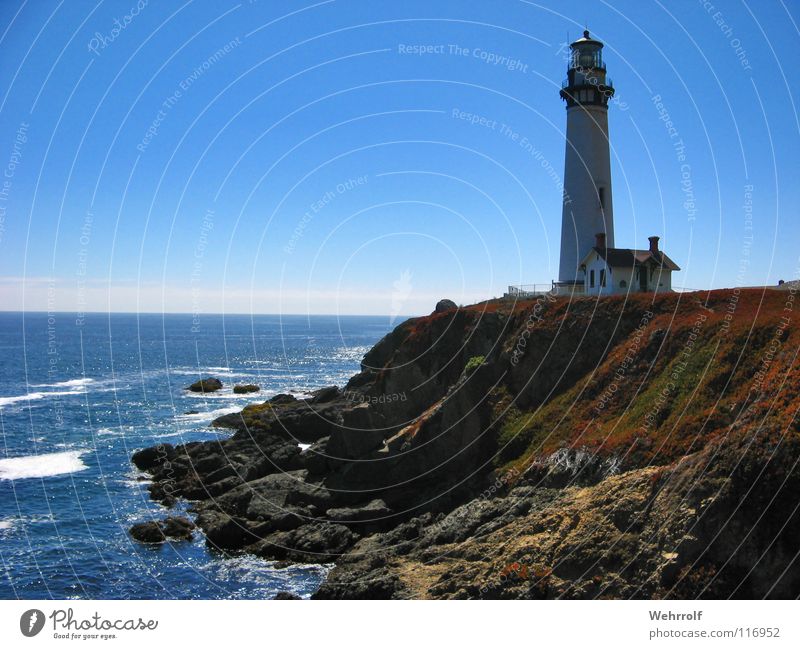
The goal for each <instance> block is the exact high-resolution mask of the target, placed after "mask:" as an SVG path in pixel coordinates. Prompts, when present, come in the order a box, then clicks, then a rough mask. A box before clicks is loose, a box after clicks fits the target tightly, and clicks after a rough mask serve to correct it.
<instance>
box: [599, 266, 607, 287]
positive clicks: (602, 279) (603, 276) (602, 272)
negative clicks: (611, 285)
mask: <svg viewBox="0 0 800 649" xmlns="http://www.w3.org/2000/svg"><path fill="white" fill-rule="evenodd" d="M605 285H606V269H605V268H601V269H600V286H605Z"/></svg>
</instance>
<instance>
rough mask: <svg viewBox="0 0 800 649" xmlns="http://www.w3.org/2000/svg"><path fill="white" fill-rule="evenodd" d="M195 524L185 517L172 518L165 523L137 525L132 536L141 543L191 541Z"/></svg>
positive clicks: (166, 519) (149, 522)
mask: <svg viewBox="0 0 800 649" xmlns="http://www.w3.org/2000/svg"><path fill="white" fill-rule="evenodd" d="M193 529H194V523H192V521H190V520H189V519H188V518H186V517H185V516H170V517H168V518H165V519H164V520H163V521H147V522H146V523H136V525H133V526H132V527H131V529H130V531H129V533H130V535H131V536H132V537H133V538H134V539H136V540H137V541H140V542H141V543H163V542H164V541H166V540H168V539H174V540H177V541H191V540H192V530H193Z"/></svg>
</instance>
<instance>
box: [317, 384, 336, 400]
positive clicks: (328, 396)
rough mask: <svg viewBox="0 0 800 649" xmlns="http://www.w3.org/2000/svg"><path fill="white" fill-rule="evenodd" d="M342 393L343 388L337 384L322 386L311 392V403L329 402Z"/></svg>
mask: <svg viewBox="0 0 800 649" xmlns="http://www.w3.org/2000/svg"><path fill="white" fill-rule="evenodd" d="M340 394H341V390H339V388H338V387H337V386H335V385H332V386H330V387H327V388H320V389H319V390H314V392H312V393H311V403H327V402H329V401H333V400H334V399H336V398H337V397H339V395H340Z"/></svg>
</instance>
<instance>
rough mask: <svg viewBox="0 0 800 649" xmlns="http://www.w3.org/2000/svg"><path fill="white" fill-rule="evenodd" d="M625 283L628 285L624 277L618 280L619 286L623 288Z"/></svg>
mask: <svg viewBox="0 0 800 649" xmlns="http://www.w3.org/2000/svg"><path fill="white" fill-rule="evenodd" d="M627 285H628V282H626V281H625V280H624V279H621V280H620V281H619V287H620V288H625V287H626V286H627Z"/></svg>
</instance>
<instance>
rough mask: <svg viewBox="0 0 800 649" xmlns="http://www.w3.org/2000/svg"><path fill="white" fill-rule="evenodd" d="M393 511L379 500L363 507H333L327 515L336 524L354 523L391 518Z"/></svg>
mask: <svg viewBox="0 0 800 649" xmlns="http://www.w3.org/2000/svg"><path fill="white" fill-rule="evenodd" d="M391 513H392V510H391V509H390V508H389V507H387V506H386V503H385V502H383V500H380V499H379V498H376V499H375V500H373V501H371V502H369V503H367V504H366V505H364V506H363V507H333V508H331V509H329V510H328V511H327V512H325V515H326V516H327V517H328V518H330V519H331V521H333V522H335V523H352V522H360V521H368V520H372V519H377V518H385V517H386V516H390V515H391Z"/></svg>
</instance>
